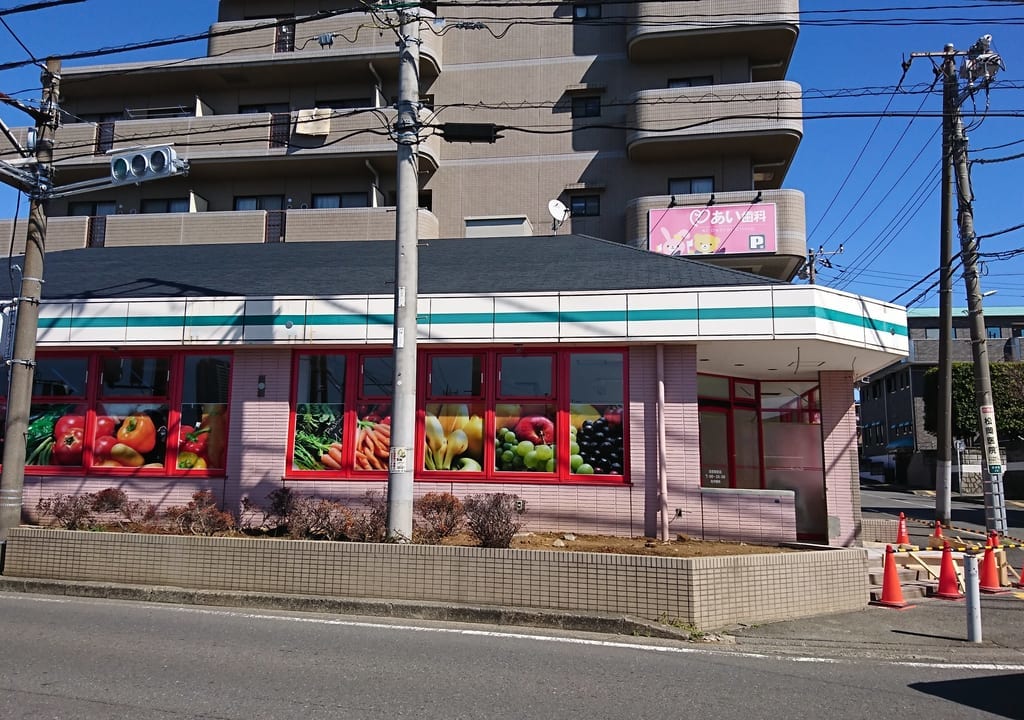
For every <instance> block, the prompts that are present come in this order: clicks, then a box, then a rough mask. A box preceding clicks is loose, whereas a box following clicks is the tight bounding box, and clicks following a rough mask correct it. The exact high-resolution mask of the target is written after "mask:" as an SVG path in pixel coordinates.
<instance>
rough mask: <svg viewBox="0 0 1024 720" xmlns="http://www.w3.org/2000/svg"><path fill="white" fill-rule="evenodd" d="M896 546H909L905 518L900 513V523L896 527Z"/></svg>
mask: <svg viewBox="0 0 1024 720" xmlns="http://www.w3.org/2000/svg"><path fill="white" fill-rule="evenodd" d="M896 544H897V545H909V544H910V535H908V534H907V516H906V515H904V514H903V513H900V521H899V523H898V524H897V525H896Z"/></svg>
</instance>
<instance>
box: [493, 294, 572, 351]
mask: <svg viewBox="0 0 1024 720" xmlns="http://www.w3.org/2000/svg"><path fill="white" fill-rule="evenodd" d="M556 337H558V296H557V295H540V296H538V295H531V296H525V295H524V296H511V295H502V296H498V297H495V298H494V339H495V340H513V341H514V340H550V339H551V338H556Z"/></svg>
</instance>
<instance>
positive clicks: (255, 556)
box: [4, 527, 868, 630]
mask: <svg viewBox="0 0 1024 720" xmlns="http://www.w3.org/2000/svg"><path fill="white" fill-rule="evenodd" d="M4 575H5V576H7V577H20V578H38V579H51V580H78V581H87V582H109V583H122V584H131V585H158V586H174V587H182V588H191V589H207V590H229V591H244V592H263V593H283V594H302V595H321V596H329V597H338V598H373V599H391V600H412V601H416V600H419V601H431V602H442V603H458V604H475V605H493V606H500V607H518V608H532V609H543V610H564V611H576V612H594V613H613V614H620V615H629V616H632V617H635V618H640V619H646V620H653V621H659V620H660V621H678V622H684V623H689V624H691V625H693V626H694V627H697V628H700V629H705V630H711V629H718V628H723V627H728V626H730V625H734V624H736V623H761V622H770V621H777V620H787V619H793V618H798V617H806V616H810V615H820V614H824V613H830V612H842V611H846V610H856V609H860V608H862V607H864V606H865V605H866V604H867V601H868V585H867V579H868V578H867V570H866V555H865V553H864V551H863V550H860V549H828V550H815V551H806V552H789V553H766V554H759V555H736V556H726V557H707V558H663V557H647V556H634V555H613V554H601V553H574V552H555V551H543V550H540V551H538V550H490V549H484V548H468V547H442V546H436V545H388V544H372V543H348V542H338V543H331V542H315V541H302V540H266V539H238V538H206V537H187V536H170V535H136V534H127V533H125V534H121V533H96V532H73V531H66V530H47V529H41V528H28V527H22V528H15V529H12V530H11V531H10V533H9V536H8V541H7V548H6V560H5V564H4Z"/></svg>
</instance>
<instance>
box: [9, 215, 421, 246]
mask: <svg viewBox="0 0 1024 720" xmlns="http://www.w3.org/2000/svg"><path fill="white" fill-rule="evenodd" d="M12 224H13V223H12V221H11V220H5V221H2V222H0V232H3V233H5V234H6V235H7V236H8V237H10V236H11V233H12V232H13V233H14V236H15V238H16V239H15V253H16V254H20V253H21V252H22V249H23V248H24V237H25V233H26V232H27V231H28V228H27V223H26V221H25V220H24V219H22V220H19V221H18V225H17V227H12ZM417 232H418V233H419V237H420V238H422V239H425V240H430V239H435V238H437V237H438V221H437V216H435V215H434V214H433V213H432V212H430V211H429V210H423V209H420V210H419V212H418V215H417ZM282 238H283V241H284V242H318V241H338V240H394V239H395V208H393V207H376V208H345V209H341V210H288V211H281V212H265V211H251V212H202V213H154V214H143V215H107V216H100V217H54V218H50V219H49V221H48V223H47V232H46V249H47V251H48V252H54V251H59V250H73V249H76V248H84V247H90V246H94V247H96V246H102V247H123V246H128V245H193V244H202V243H263V242H280V241H281V239H282Z"/></svg>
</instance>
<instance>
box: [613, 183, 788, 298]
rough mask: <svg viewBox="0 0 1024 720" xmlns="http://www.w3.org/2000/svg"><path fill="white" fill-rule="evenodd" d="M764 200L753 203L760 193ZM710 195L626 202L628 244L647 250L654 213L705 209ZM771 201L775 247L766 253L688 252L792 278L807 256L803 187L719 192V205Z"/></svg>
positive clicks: (754, 205) (753, 205)
mask: <svg viewBox="0 0 1024 720" xmlns="http://www.w3.org/2000/svg"><path fill="white" fill-rule="evenodd" d="M758 194H760V196H761V199H760V200H758V201H757V202H752V200H754V198H755V197H757V195H758ZM708 199H709V196H708V195H675V196H669V195H655V196H649V197H639V198H636V199H634V200H633V201H632V202H630V203H628V204H627V205H626V244H627V245H632V246H634V247H638V248H641V249H643V250H647V249H648V247H649V244H648V232H649V231H648V227H649V223H648V218H649V217H651V216H650V213H652V212H654V213H658V212H666V211H667V210H668V209H669V208H679V209H681V210H683V209H687V208H693V209H704V208H706V207H707V204H708ZM768 203H771V204H773V205H774V206H775V207H774V209H775V250H774V251H773V252H762V253H736V254H734V253H731V252H730V253H728V254H711V255H701V254H688V255H686V257H689V258H692V259H699V260H703V261H706V262H710V263H713V264H715V265H719V266H722V267H728V268H733V269H736V270H745V271H747V272H752V273H755V274H757V275H764V276H766V277H770V278H775V279H776V280H786V281H789V280H792V279H793V277H794V276H795V275H796V273H797V271H798V270H799V269H800V267H801V266H802V265H803V262H804V258H805V257H806V255H807V219H806V215H805V210H804V194H803V193H802V192H800V191H799V190H762V191H760V193H758V191H753V190H747V191H743V192H718V193H715V207H721V206H729V205H732V206H740V208H741V209H742V208H749V209H755V208H757V207H758V206H759V205H760V206H763V205H765V204H768Z"/></svg>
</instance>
